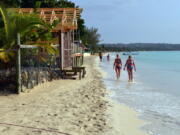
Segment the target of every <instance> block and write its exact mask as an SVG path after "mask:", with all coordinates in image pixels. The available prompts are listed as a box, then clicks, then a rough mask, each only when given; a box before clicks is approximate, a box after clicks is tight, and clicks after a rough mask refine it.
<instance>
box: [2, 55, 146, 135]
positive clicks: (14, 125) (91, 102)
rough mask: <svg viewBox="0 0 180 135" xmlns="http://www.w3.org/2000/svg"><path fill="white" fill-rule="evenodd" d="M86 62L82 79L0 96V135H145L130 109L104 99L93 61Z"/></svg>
mask: <svg viewBox="0 0 180 135" xmlns="http://www.w3.org/2000/svg"><path fill="white" fill-rule="evenodd" d="M85 61H86V62H85V66H86V67H87V69H86V70H87V75H86V77H85V79H82V80H78V79H77V80H57V81H53V82H47V83H44V84H43V85H40V86H38V87H36V88H35V89H34V90H32V91H30V92H29V93H22V94H20V95H8V96H0V135H147V134H146V133H145V132H143V131H142V130H140V128H141V127H142V126H143V125H144V124H145V122H143V121H142V120H140V119H138V114H137V113H136V112H135V111H134V110H133V109H131V108H129V107H127V106H125V105H119V104H117V103H115V102H114V101H112V100H111V99H109V98H107V96H106V95H108V91H107V90H106V88H105V86H104V85H103V83H102V81H101V78H102V75H103V74H102V73H101V72H100V71H99V68H98V61H97V59H96V57H86V60H85Z"/></svg>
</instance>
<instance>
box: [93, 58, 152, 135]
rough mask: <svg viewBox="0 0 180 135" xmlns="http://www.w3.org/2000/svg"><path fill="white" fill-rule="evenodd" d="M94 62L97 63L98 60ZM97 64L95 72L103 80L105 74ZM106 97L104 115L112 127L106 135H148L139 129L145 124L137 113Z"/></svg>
mask: <svg viewBox="0 0 180 135" xmlns="http://www.w3.org/2000/svg"><path fill="white" fill-rule="evenodd" d="M96 60H97V61H98V59H96ZM97 63H98V66H97V70H98V71H99V72H100V73H101V77H102V78H103V77H105V76H106V73H105V72H104V71H102V70H101V68H100V67H99V62H97ZM102 78H101V79H102ZM103 85H104V84H103ZM106 91H107V93H108V95H109V94H111V93H110V91H108V89H106ZM108 95H107V96H106V101H108V103H109V105H108V108H107V112H106V113H107V115H108V118H107V120H108V122H109V123H111V124H110V125H111V126H112V127H111V130H109V131H108V132H107V133H106V135H149V134H147V133H146V131H144V130H142V129H141V128H142V127H143V126H145V125H146V124H147V123H146V122H145V121H143V120H142V119H140V118H139V113H138V112H136V111H135V110H134V109H133V108H130V107H128V106H127V105H124V104H120V103H117V102H116V101H115V100H113V99H111V97H109V96H108Z"/></svg>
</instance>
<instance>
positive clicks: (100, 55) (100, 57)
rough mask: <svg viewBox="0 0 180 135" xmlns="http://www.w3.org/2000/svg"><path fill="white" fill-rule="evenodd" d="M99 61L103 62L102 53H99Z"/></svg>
mask: <svg viewBox="0 0 180 135" xmlns="http://www.w3.org/2000/svg"><path fill="white" fill-rule="evenodd" d="M99 59H100V61H101V62H102V52H99Z"/></svg>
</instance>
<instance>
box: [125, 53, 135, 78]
mask: <svg viewBox="0 0 180 135" xmlns="http://www.w3.org/2000/svg"><path fill="white" fill-rule="evenodd" d="M126 67H127V71H128V76H129V82H132V81H133V69H134V71H136V65H135V63H134V60H133V59H132V56H131V55H130V56H129V57H128V59H127V61H126V64H125V66H124V70H125V69H126Z"/></svg>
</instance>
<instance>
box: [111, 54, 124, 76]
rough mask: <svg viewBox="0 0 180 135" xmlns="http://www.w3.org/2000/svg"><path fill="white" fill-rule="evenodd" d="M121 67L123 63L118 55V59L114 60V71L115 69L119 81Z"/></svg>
mask: <svg viewBox="0 0 180 135" xmlns="http://www.w3.org/2000/svg"><path fill="white" fill-rule="evenodd" d="M121 67H122V61H121V58H120V57H119V55H118V54H117V55H116V59H115V60H114V65H113V69H115V72H116V77H117V79H119V78H120V75H121Z"/></svg>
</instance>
